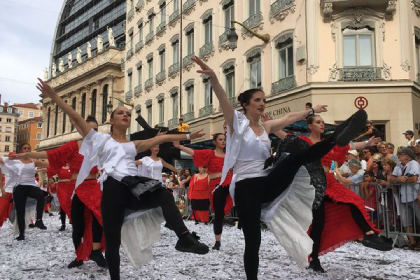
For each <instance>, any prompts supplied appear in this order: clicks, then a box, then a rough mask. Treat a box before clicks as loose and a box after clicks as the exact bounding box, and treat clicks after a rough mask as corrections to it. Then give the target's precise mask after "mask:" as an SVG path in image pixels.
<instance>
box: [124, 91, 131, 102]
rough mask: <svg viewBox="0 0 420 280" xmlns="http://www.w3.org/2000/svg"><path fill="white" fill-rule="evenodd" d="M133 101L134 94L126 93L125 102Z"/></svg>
mask: <svg viewBox="0 0 420 280" xmlns="http://www.w3.org/2000/svg"><path fill="white" fill-rule="evenodd" d="M131 99H133V92H132V91H131V90H129V91H127V92H126V93H125V101H130V100H131Z"/></svg>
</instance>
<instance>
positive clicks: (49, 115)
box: [47, 107, 51, 137]
mask: <svg viewBox="0 0 420 280" xmlns="http://www.w3.org/2000/svg"><path fill="white" fill-rule="evenodd" d="M50 121H51V107H50V108H48V113H47V137H49V136H50Z"/></svg>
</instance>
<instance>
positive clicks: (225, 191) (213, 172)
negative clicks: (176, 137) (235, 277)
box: [174, 133, 233, 250]
mask: <svg viewBox="0 0 420 280" xmlns="http://www.w3.org/2000/svg"><path fill="white" fill-rule="evenodd" d="M213 144H214V145H215V147H216V149H215V150H211V149H205V150H193V149H191V148H188V147H185V146H182V145H180V144H179V142H175V143H174V146H175V147H177V148H178V149H180V150H181V151H183V152H185V153H187V154H189V155H191V156H192V157H193V161H194V165H195V166H206V167H207V168H208V175H209V178H210V183H209V194H210V202H211V206H212V209H213V211H214V222H213V231H214V235H215V239H216V242H215V244H214V246H213V250H219V249H220V246H221V240H222V230H223V218H224V216H225V215H227V214H228V213H229V211H230V209H231V208H232V206H233V203H232V199H231V197H230V195H229V185H230V182H231V179H232V174H231V173H229V175H228V177H227V178H226V180H224V181H223V182H221V181H220V179H221V177H222V169H223V162H224V159H225V151H224V149H225V147H226V136H225V134H224V133H216V134H214V135H213ZM190 185H191V183H190Z"/></svg>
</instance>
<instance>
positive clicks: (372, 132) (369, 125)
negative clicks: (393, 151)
mask: <svg viewBox="0 0 420 280" xmlns="http://www.w3.org/2000/svg"><path fill="white" fill-rule="evenodd" d="M372 136H375V137H379V136H380V135H379V132H378V130H377V129H376V128H374V127H373V122H371V121H367V122H366V130H365V132H364V133H362V134H360V135H359V136H357V137H356V138H355V139H354V140H358V141H363V140H368V139H369V138H370V137H372Z"/></svg>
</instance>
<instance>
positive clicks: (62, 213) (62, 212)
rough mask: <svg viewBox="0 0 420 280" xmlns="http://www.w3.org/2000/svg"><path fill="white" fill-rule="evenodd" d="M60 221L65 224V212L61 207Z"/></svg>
mask: <svg viewBox="0 0 420 280" xmlns="http://www.w3.org/2000/svg"><path fill="white" fill-rule="evenodd" d="M60 221H61V225H63V226H64V225H66V212H64V210H63V208H61V207H60Z"/></svg>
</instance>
